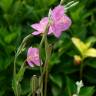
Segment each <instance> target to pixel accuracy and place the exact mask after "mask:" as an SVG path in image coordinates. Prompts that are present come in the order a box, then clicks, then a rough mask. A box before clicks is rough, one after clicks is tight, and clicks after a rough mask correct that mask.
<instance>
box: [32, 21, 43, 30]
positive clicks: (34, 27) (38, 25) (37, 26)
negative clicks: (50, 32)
mask: <svg viewBox="0 0 96 96" xmlns="http://www.w3.org/2000/svg"><path fill="white" fill-rule="evenodd" d="M31 27H32V28H33V29H35V30H37V31H42V26H41V25H40V24H39V23H36V24H32V25H31Z"/></svg>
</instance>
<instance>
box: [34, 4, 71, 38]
mask: <svg viewBox="0 0 96 96" xmlns="http://www.w3.org/2000/svg"><path fill="white" fill-rule="evenodd" d="M47 24H48V17H45V18H43V19H41V21H40V22H39V23H36V24H33V25H32V28H33V29H35V30H37V31H35V32H33V33H32V34H33V35H39V34H41V33H44V31H45V28H46V26H47ZM70 26H71V19H70V18H69V17H68V16H67V15H66V14H65V10H64V6H62V5H58V6H57V7H55V8H54V9H53V10H52V12H51V23H50V27H49V32H48V34H54V35H55V37H57V38H59V37H60V36H61V34H62V32H63V31H66V30H67V29H69V27H70Z"/></svg>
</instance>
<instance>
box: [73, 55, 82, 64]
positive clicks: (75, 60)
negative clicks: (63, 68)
mask: <svg viewBox="0 0 96 96" xmlns="http://www.w3.org/2000/svg"><path fill="white" fill-rule="evenodd" d="M74 63H75V64H76V65H79V64H80V63H81V57H80V56H79V55H75V56H74Z"/></svg>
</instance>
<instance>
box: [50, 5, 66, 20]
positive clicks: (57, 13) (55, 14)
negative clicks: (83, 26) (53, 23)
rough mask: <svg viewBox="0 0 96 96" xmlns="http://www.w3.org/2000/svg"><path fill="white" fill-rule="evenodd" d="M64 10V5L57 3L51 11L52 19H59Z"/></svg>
mask: <svg viewBox="0 0 96 96" xmlns="http://www.w3.org/2000/svg"><path fill="white" fill-rule="evenodd" d="M64 11H65V10H64V6H61V5H58V6H57V7H55V8H54V9H53V11H52V18H53V19H54V20H58V19H60V18H61V17H62V16H64Z"/></svg>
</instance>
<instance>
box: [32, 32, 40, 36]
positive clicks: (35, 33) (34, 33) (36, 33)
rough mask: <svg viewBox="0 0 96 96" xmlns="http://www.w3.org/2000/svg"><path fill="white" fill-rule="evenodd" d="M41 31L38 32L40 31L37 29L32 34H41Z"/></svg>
mask: <svg viewBox="0 0 96 96" xmlns="http://www.w3.org/2000/svg"><path fill="white" fill-rule="evenodd" d="M40 33H41V32H38V31H35V32H33V33H32V34H33V35H39V34H40Z"/></svg>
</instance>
